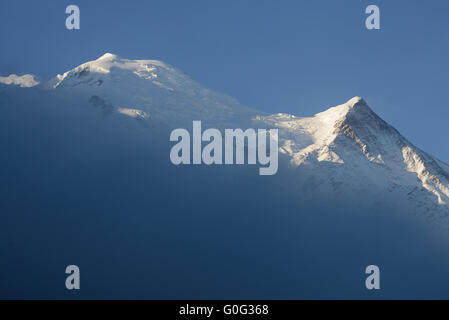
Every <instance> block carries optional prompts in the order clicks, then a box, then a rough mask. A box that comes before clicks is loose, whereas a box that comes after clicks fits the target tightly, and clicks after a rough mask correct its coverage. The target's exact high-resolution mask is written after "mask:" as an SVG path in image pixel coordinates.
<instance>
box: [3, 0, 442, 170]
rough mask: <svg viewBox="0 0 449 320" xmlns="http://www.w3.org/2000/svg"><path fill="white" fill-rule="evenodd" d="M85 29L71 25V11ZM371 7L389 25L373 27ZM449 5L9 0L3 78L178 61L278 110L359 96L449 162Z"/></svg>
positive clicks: (216, 84) (305, 110) (212, 83)
mask: <svg viewBox="0 0 449 320" xmlns="http://www.w3.org/2000/svg"><path fill="white" fill-rule="evenodd" d="M69 4H76V5H78V6H79V7H80V10H81V30H79V31H68V30H67V29H66V28H65V18H66V15H65V7H66V6H67V5H69ZM369 4H376V5H378V6H379V7H380V10H381V29H380V30H371V31H370V30H367V29H366V28H365V23H364V21H365V18H366V16H367V15H366V14H365V13H364V11H365V8H366V6H367V5H369ZM448 12H449V2H448V1H444V0H434V1H432V2H429V1H423V0H420V1H417V0H413V1H410V0H409V1H402V0H395V1H380V0H375V1H362V0H358V1H356V0H345V1H333V0H328V1H299V0H296V1H283V0H279V1H262V0H258V1H250V0H244V1H242V0H240V1H235V0H227V1H213V0H207V1H206V0H194V1H170V0H161V1H111V0H109V1H105V0H96V1H84V0H83V1H81V0H73V1H70V2H69V1H32V2H31V1H23V0H14V1H11V0H8V1H7V0H3V1H1V3H0V43H1V44H2V50H0V75H8V74H10V73H17V74H23V73H33V74H37V75H40V76H42V77H43V78H49V77H51V76H54V75H55V74H57V73H62V72H64V71H66V70H68V69H71V68H73V67H74V66H76V65H79V64H81V63H83V62H86V61H88V60H93V59H96V58H97V57H99V56H100V55H102V54H103V53H105V52H112V53H115V54H118V55H119V56H122V57H125V58H130V59H137V58H146V59H158V60H163V61H165V62H167V63H169V64H172V65H174V66H176V67H178V68H180V69H182V70H183V71H185V72H186V73H188V74H189V75H191V76H192V77H193V78H194V79H196V80H198V81H199V82H200V83H202V84H203V85H205V86H207V87H209V88H212V89H215V90H218V91H221V92H224V93H227V94H229V95H231V96H234V97H235V98H237V99H238V100H239V101H240V102H242V103H244V104H246V105H248V106H250V107H253V108H257V109H261V110H264V111H267V112H288V113H293V114H296V115H304V116H309V115H312V114H314V113H317V112H320V111H323V110H324V109H325V108H327V107H329V106H332V105H336V104H339V103H343V102H345V101H346V100H348V99H349V98H351V97H353V96H355V95H359V96H362V97H364V98H365V99H366V100H367V101H368V103H369V104H370V105H371V106H372V108H373V109H374V111H376V112H377V113H378V114H379V115H380V116H382V117H383V118H384V119H385V120H387V121H388V122H389V123H391V124H392V125H394V126H395V127H396V128H397V129H398V130H399V131H400V132H401V133H403V134H404V135H405V136H406V137H407V138H409V139H410V140H411V141H412V142H413V143H415V144H416V145H418V146H420V147H421V148H423V149H424V150H426V151H428V152H430V153H431V154H433V155H435V156H437V157H439V158H440V159H442V160H444V161H446V162H449V148H448V145H447V137H448V136H449V125H448V122H449V110H448V107H449V103H448V98H447V96H448V92H449V90H448V84H449V59H448V57H449V18H448Z"/></svg>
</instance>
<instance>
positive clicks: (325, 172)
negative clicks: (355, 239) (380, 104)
mask: <svg viewBox="0 0 449 320" xmlns="http://www.w3.org/2000/svg"><path fill="white" fill-rule="evenodd" d="M256 121H259V122H262V123H266V124H269V125H271V126H275V127H278V128H279V129H280V133H279V137H280V152H282V153H284V154H285V155H287V156H288V157H289V158H290V159H291V161H290V162H291V163H292V165H294V166H296V167H298V168H302V167H304V168H307V172H308V173H310V176H311V179H312V177H313V179H317V177H319V180H320V181H327V182H329V184H330V185H332V186H333V188H334V190H333V191H335V192H337V193H338V192H346V191H348V189H351V188H352V189H353V190H357V189H358V190H363V189H366V190H368V189H369V190H370V191H372V190H383V191H385V192H386V193H391V194H394V193H396V194H399V195H400V196H405V197H406V198H408V200H412V202H415V204H416V205H417V206H423V207H425V209H426V210H428V211H430V210H432V209H435V208H434V207H433V206H432V205H433V204H437V205H443V207H445V208H446V209H444V210H445V211H444V212H442V213H440V215H447V214H448V213H449V212H448V211H447V208H448V205H449V171H448V166H447V165H445V164H444V163H442V162H441V161H438V160H436V159H434V158H433V157H432V156H430V155H428V154H427V153H425V152H423V151H422V150H420V149H419V148H417V147H415V146H414V145H413V144H411V143H410V142H409V141H408V140H407V139H405V138H404V137H403V136H402V135H401V134H400V133H399V132H398V131H397V130H396V129H394V128H393V127H392V126H390V125H389V124H388V123H386V122H385V121H384V120H382V119H381V118H380V117H379V116H378V115H377V114H375V113H374V112H373V111H372V110H371V108H370V107H369V106H368V105H367V104H366V102H365V101H364V100H363V99H362V98H360V97H354V98H352V99H351V100H349V101H348V102H346V103H345V104H342V105H339V106H336V107H333V108H330V109H328V110H326V111H324V112H321V113H318V114H316V115H315V116H313V117H310V118H299V117H295V116H292V115H286V114H276V115H271V116H261V117H257V118H256ZM301 172H302V173H303V174H308V173H307V172H306V173H304V171H301ZM381 192H382V191H381Z"/></svg>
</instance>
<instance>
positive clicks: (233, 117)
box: [50, 53, 256, 126]
mask: <svg viewBox="0 0 449 320" xmlns="http://www.w3.org/2000/svg"><path fill="white" fill-rule="evenodd" d="M50 87H51V88H53V89H54V90H56V91H59V92H63V94H70V93H74V94H76V95H78V96H79V95H83V96H86V97H87V99H88V100H89V101H90V102H91V103H92V104H93V105H95V106H101V107H102V108H103V110H105V112H106V113H107V114H114V113H115V114H117V113H120V114H124V115H129V116H131V117H133V118H140V119H152V121H153V122H162V123H164V124H166V125H168V126H175V125H179V124H182V123H184V124H186V123H188V121H192V120H198V119H201V120H203V121H205V122H206V123H207V122H208V121H211V122H216V121H217V120H218V122H220V121H221V122H229V121H237V119H239V118H242V117H248V116H250V115H254V114H256V112H255V111H254V110H251V109H250V108H247V107H245V106H242V105H240V104H239V103H238V102H237V101H236V100H235V99H233V98H231V97H229V96H227V95H224V94H220V93H217V92H214V91H212V90H209V89H207V88H204V87H203V86H201V85H200V84H199V83H197V82H196V81H194V80H192V79H191V78H190V77H189V76H187V75H186V74H185V73H184V72H182V71H180V70H178V69H176V68H174V67H172V66H170V65H168V64H165V63H163V62H161V61H157V60H128V59H122V58H120V57H118V56H116V55H114V54H111V53H106V54H104V55H103V56H101V57H100V58H98V59H97V60H94V61H90V62H87V63H84V64H82V65H80V66H78V67H76V68H74V69H73V70H70V71H68V72H66V73H64V74H62V75H58V76H57V77H56V78H55V79H53V80H52V81H51V82H50ZM142 115H144V116H142Z"/></svg>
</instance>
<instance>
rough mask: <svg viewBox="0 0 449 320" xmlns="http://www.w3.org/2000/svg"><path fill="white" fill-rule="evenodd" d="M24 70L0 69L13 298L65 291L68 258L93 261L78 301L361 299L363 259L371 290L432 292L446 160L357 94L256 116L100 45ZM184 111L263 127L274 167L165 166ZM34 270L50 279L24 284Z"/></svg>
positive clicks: (441, 281) (439, 290) (188, 117)
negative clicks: (378, 273) (371, 274)
mask: <svg viewBox="0 0 449 320" xmlns="http://www.w3.org/2000/svg"><path fill="white" fill-rule="evenodd" d="M4 79H8V80H4ZM36 79H39V78H38V77H34V76H32V75H26V77H19V76H10V77H4V78H0V82H1V83H2V84H0V110H1V111H2V117H1V118H0V146H2V150H3V152H2V155H1V162H2V166H1V168H0V170H1V171H0V174H1V176H2V184H1V185H0V187H1V189H0V192H1V194H2V195H3V199H2V201H0V211H1V212H2V213H3V223H2V226H1V229H0V240H1V241H0V243H2V244H1V245H0V253H1V254H2V255H3V256H8V260H6V261H4V262H2V263H3V264H4V265H3V270H5V271H4V272H3V274H4V275H3V276H2V277H0V285H2V286H3V287H9V288H11V291H10V292H9V293H11V292H12V296H18V297H32V298H33V297H40V298H42V297H64V296H65V295H66V294H67V292H65V291H62V289H63V288H62V287H61V284H60V283H59V277H57V275H58V272H59V271H58V270H59V269H60V268H61V265H64V266H65V265H68V264H72V263H79V264H81V265H83V266H84V268H87V270H89V271H87V275H86V276H85V277H86V278H88V281H89V282H88V283H90V284H91V287H90V289H85V291H84V292H85V294H86V296H84V297H104V296H110V297H114V298H117V297H119V298H120V297H121V298H129V297H140V298H142V296H145V297H148V298H249V297H251V298H257V297H258V298H273V297H276V298H298V297H301V298H313V297H315V298H316V297H324V298H342V297H352V298H354V297H364V295H365V294H366V292H365V291H366V290H365V289H364V287H363V281H364V280H363V279H359V278H358V276H354V275H357V274H359V272H360V270H362V271H361V272H362V275H361V277H362V278H363V276H364V275H363V270H364V267H365V266H366V265H368V264H372V263H378V264H380V265H381V267H382V268H385V269H386V270H387V272H386V274H385V276H384V278H383V279H384V280H383V281H385V282H387V283H388V284H389V288H390V289H389V290H390V291H388V290H386V291H385V292H382V293H381V294H384V296H382V295H380V296H379V297H397V298H404V297H406V296H407V297H413V298H416V297H422V296H425V297H429V295H430V296H432V297H444V296H446V295H445V291H444V288H445V286H446V285H448V284H449V277H448V271H447V270H449V261H448V259H447V254H446V251H447V250H446V248H447V245H446V242H445V241H446V240H444V239H445V238H444V237H445V230H444V231H443V232H441V233H440V232H433V231H435V230H437V229H441V228H442V229H447V221H448V220H447V219H448V216H449V207H448V204H449V166H448V165H447V164H445V163H444V162H442V161H440V160H438V159H435V158H434V157H432V156H431V155H429V154H427V153H426V152H424V151H422V150H421V149H419V148H418V147H416V146H414V145H413V144H412V143H411V142H409V141H408V140H407V139H406V138H404V137H403V136H402V135H401V134H400V133H399V132H398V131H397V130H396V129H394V128H393V127H392V126H390V125H389V124H388V123H387V122H385V121H384V120H383V119H381V118H380V117H379V116H377V115H376V113H375V112H374V111H373V109H371V108H370V107H369V106H368V104H367V103H366V102H365V101H364V100H363V99H362V98H360V97H354V98H352V99H350V100H349V101H347V102H346V103H343V104H341V105H338V106H336V107H332V108H328V109H327V110H325V109H326V108H323V110H325V111H323V112H321V113H318V114H316V115H315V116H313V117H299V116H297V115H290V114H283V113H278V114H273V115H268V114H265V113H263V112H259V111H257V110H255V109H251V108H249V107H247V106H243V105H241V104H240V103H239V102H238V101H236V100H235V99H233V98H231V97H229V96H227V95H224V94H221V93H217V92H215V91H212V90H210V89H207V88H205V87H203V86H202V85H200V84H199V83H197V82H196V81H194V80H193V79H191V78H190V77H189V76H188V75H186V74H185V73H183V72H182V71H180V70H178V69H176V68H174V67H172V66H170V65H168V64H166V63H163V62H160V61H156V60H129V59H123V58H120V57H118V56H116V55H113V54H110V53H107V54H105V55H103V56H101V57H100V58H98V59H97V60H94V61H90V62H87V63H84V64H81V65H80V66H78V67H76V68H74V69H72V70H69V71H67V72H65V73H63V74H62V75H57V76H55V77H54V78H53V79H50V80H48V81H42V82H40V83H38V80H36ZM374 107H375V106H374ZM193 120H201V121H202V122H203V126H204V128H206V127H215V128H219V129H224V128H242V129H246V128H266V129H272V128H275V129H276V128H277V129H278V130H279V154H280V159H279V160H280V163H279V171H278V173H277V174H276V175H275V176H269V177H260V176H259V175H258V174H257V168H256V167H254V166H249V165H248V166H246V165H245V166H221V167H220V166H206V165H203V166H174V165H172V164H171V163H170V159H169V149H170V147H171V146H172V145H173V143H171V142H170V141H169V133H170V131H171V130H172V129H174V128H178V127H182V128H186V129H187V130H189V131H190V130H191V127H192V121H193ZM429 221H433V222H434V223H423V222H429ZM435 226H436V228H435ZM437 234H438V235H442V236H443V240H441V239H438V240H437V239H436V238H435V235H437ZM404 248H407V250H404ZM25 260H26V261H30V263H29V264H23V263H21V261H25ZM33 266H39V268H41V269H39V270H37V271H36V270H34V271H33ZM44 266H45V267H44ZM105 266H107V267H105ZM328 266H333V268H334V269H332V270H333V271H332V270H331V271H332V272H330V271H329V270H328V269H326V268H328ZM404 266H406V269H405V270H404V269H403V268H404ZM82 270H83V269H82ZM84 270H86V269H84ZM382 270H384V269H382ZM420 270H425V272H424V274H423V275H422V277H423V278H422V280H419V279H418V280H416V281H418V282H419V283H420V285H417V284H416V283H410V284H406V281H407V280H408V279H410V278H412V277H415V276H416V274H415V273H416V272H421V271H420ZM33 272H34V273H33ZM84 272H86V271H84ZM333 272H334V273H333ZM30 273H33V274H35V275H36V277H37V278H39V279H42V280H39V281H42V282H43V281H44V280H45V281H48V283H45V284H42V287H40V286H33V288H29V289H27V290H29V291H26V292H25V293H24V292H23V291H22V289H21V288H22V285H23V286H24V285H25V281H26V279H24V280H21V279H22V278H21V276H22V275H23V274H30ZM84 274H86V273H84ZM123 274H125V278H123V279H121V280H120V279H119V280H117V281H118V283H115V282H114V283H112V282H111V283H109V282H108V281H109V280H110V279H111V278H114V279H116V278H117V275H123ZM398 275H400V276H398ZM261 279H262V280H263V281H262V280H261ZM330 280H332V281H330ZM330 283H331V284H332V285H333V286H332V287H330ZM45 286H47V287H48V286H49V287H51V290H47V289H48V288H47V287H45ZM60 287H61V288H62V289H61V288H60ZM117 287H118V288H120V290H116V289H115V288H117ZM43 288H46V289H45V290H44V289H43ZM342 288H344V289H342ZM94 289H95V290H94ZM237 289H238V290H237ZM55 292H56V293H55ZM139 294H140V295H139ZM426 294H427V295H426ZM0 296H8V297H9V296H11V294H9V295H6V294H5V293H3V292H0Z"/></svg>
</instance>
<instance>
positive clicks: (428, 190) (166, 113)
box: [38, 53, 449, 217]
mask: <svg viewBox="0 0 449 320" xmlns="http://www.w3.org/2000/svg"><path fill="white" fill-rule="evenodd" d="M38 87H42V88H44V91H45V92H48V93H49V94H53V93H54V94H57V95H60V96H61V97H63V98H64V99H68V100H71V99H72V98H71V97H76V98H77V99H81V100H82V101H84V102H85V103H87V104H88V105H90V106H93V107H95V108H101V110H102V112H103V114H104V116H105V117H109V116H112V117H125V118H127V119H129V120H131V121H135V120H138V122H137V123H139V124H144V125H151V124H154V123H158V124H163V125H164V126H165V127H166V128H175V127H179V126H183V127H190V126H191V123H192V121H193V120H202V121H203V124H204V127H216V128H219V129H223V128H228V127H229V128H232V127H241V128H247V127H250V126H254V127H262V128H275V129H278V130H279V151H280V153H281V154H282V155H283V156H285V157H286V158H287V159H288V162H289V163H290V165H291V169H292V170H295V168H298V169H299V171H300V172H301V174H302V175H303V177H304V178H301V179H302V183H303V184H304V186H303V189H304V190H308V188H307V183H309V182H310V181H312V180H314V181H317V182H316V183H315V184H316V185H317V186H318V189H319V188H320V184H322V185H327V186H329V188H327V189H323V190H328V189H329V190H331V191H332V192H335V193H336V194H337V195H342V194H345V193H347V191H348V190H351V192H356V191H357V190H365V189H366V190H368V189H370V188H371V189H373V190H377V191H376V192H377V193H378V194H380V195H386V194H387V193H388V194H389V195H390V196H392V197H393V198H394V197H395V196H397V197H398V198H401V199H402V198H404V199H407V201H409V202H410V204H411V205H412V206H421V207H423V209H424V211H426V212H430V213H433V212H434V211H435V210H436V211H438V212H439V213H438V216H441V217H443V216H444V217H447V216H449V207H448V204H449V170H448V168H449V166H448V165H447V164H445V163H444V162H442V161H440V160H438V159H436V158H434V157H432V156H431V155H429V154H427V153H426V152H424V151H422V150H421V149H419V148H418V147H416V146H414V145H413V144H412V143H411V142H409V141H408V140H407V139H406V138H404V137H403V136H402V135H401V134H400V133H399V132H398V131H397V130H396V129H395V128H394V127H392V126H391V125H389V124H388V123H387V122H386V121H384V120H383V119H382V118H380V117H379V116H378V115H377V114H376V113H375V112H374V111H373V110H372V109H371V108H370V107H369V106H368V104H367V103H366V101H365V100H364V99H363V98H361V97H358V96H355V97H353V98H351V99H350V100H348V101H347V102H345V103H343V104H341V105H338V106H335V107H331V108H328V109H327V110H325V111H322V112H320V113H317V114H315V115H314V116H312V117H298V116H295V115H291V114H285V113H278V114H271V115H267V114H265V113H263V112H259V111H257V110H255V109H251V108H248V107H246V106H243V105H241V104H240V103H239V102H238V101H237V100H235V99H234V98H232V97H230V96H227V95H224V94H221V93H218V92H215V91H213V90H210V89H207V88H205V87H203V86H202V85H200V84H199V83H198V82H196V81H195V80H193V79H191V78H190V77H189V76H188V75H186V74H185V73H184V72H182V71H180V70H178V69H176V68H174V67H172V66H170V65H168V64H166V63H164V62H161V61H158V60H129V59H123V58H120V57H118V56H117V55H114V54H112V53H106V54H104V55H102V56H101V57H99V58H98V59H96V60H93V61H89V62H86V63H83V64H81V65H79V66H77V67H75V68H73V69H71V70H69V71H67V72H65V73H63V74H62V75H57V76H56V77H55V78H53V79H52V80H50V81H49V82H47V83H46V84H41V85H40V86H38ZM323 188H324V187H323ZM311 192H313V191H311ZM323 192H324V191H323ZM326 192H327V191H326ZM440 211H441V212H440Z"/></svg>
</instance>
